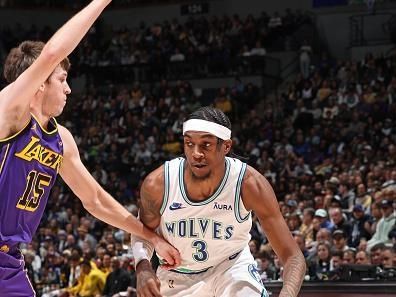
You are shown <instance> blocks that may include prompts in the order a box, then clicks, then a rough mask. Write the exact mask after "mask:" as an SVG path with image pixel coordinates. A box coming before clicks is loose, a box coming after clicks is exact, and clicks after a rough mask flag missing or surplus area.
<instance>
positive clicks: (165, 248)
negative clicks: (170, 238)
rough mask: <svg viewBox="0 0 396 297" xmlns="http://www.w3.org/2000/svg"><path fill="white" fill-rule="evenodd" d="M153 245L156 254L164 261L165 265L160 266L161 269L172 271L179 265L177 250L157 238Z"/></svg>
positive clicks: (179, 259)
mask: <svg viewBox="0 0 396 297" xmlns="http://www.w3.org/2000/svg"><path fill="white" fill-rule="evenodd" d="M153 244H154V248H155V251H156V252H157V254H158V255H160V256H161V257H162V258H163V259H164V260H165V261H166V263H164V265H162V267H163V268H165V269H172V268H175V267H177V266H179V265H180V263H181V258H180V253H179V251H178V250H177V249H175V248H174V247H173V246H172V245H170V244H169V242H167V241H166V240H165V239H163V238H161V237H159V236H158V237H156V239H155V240H154V241H153Z"/></svg>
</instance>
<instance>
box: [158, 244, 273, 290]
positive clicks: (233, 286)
mask: <svg viewBox="0 0 396 297" xmlns="http://www.w3.org/2000/svg"><path fill="white" fill-rule="evenodd" d="M157 276H158V278H159V280H160V281H161V294H162V295H163V296H164V297H268V293H267V291H266V289H265V288H264V285H263V283H262V281H261V278H260V274H259V273H258V272H257V269H256V263H255V261H254V259H253V256H252V254H251V253H250V250H249V247H246V248H245V249H243V250H242V251H241V252H240V253H238V254H237V255H236V256H231V257H230V258H229V259H226V260H224V261H223V262H221V263H220V264H219V265H217V266H215V267H212V268H209V269H208V270H207V271H204V272H200V273H196V274H185V273H180V272H174V271H168V270H164V269H161V268H158V271H157Z"/></svg>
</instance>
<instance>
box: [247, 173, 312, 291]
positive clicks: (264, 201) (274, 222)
mask: <svg viewBox="0 0 396 297" xmlns="http://www.w3.org/2000/svg"><path fill="white" fill-rule="evenodd" d="M242 199H243V203H244V205H245V207H246V208H247V209H249V210H253V211H254V212H255V213H256V215H257V217H258V218H259V220H260V223H261V226H262V227H263V229H264V231H265V234H266V236H267V238H268V240H269V242H270V244H271V246H272V248H273V249H274V251H275V253H276V254H277V255H278V256H279V258H280V259H281V261H282V264H283V267H284V270H283V288H282V291H281V293H280V295H279V296H280V297H296V296H297V295H298V292H299V291H300V288H301V284H302V281H303V280H304V276H305V272H306V264H305V259H304V256H303V254H302V252H301V251H300V249H299V247H298V246H297V244H296V242H295V241H294V240H293V237H292V235H291V233H290V231H289V228H288V227H287V224H286V222H285V220H284V219H283V217H282V214H281V212H280V210H279V206H278V202H277V200H276V197H275V193H274V191H273V189H272V187H271V185H270V184H269V182H268V181H267V180H266V179H265V177H264V176H262V175H261V174H260V173H259V172H257V171H256V170H255V169H253V168H252V167H248V169H247V171H246V175H245V178H244V180H243V184H242Z"/></svg>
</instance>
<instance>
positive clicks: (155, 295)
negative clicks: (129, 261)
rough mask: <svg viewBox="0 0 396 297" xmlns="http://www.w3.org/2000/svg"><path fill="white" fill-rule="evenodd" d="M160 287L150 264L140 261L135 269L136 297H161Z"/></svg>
mask: <svg viewBox="0 0 396 297" xmlns="http://www.w3.org/2000/svg"><path fill="white" fill-rule="evenodd" d="M160 286H161V283H160V281H159V279H158V277H157V276H156V275H155V272H154V270H153V268H152V267H151V264H150V262H149V261H147V260H142V261H140V262H139V264H138V265H137V267H136V291H137V297H162V295H161V293H160Z"/></svg>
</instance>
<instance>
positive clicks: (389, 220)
mask: <svg viewBox="0 0 396 297" xmlns="http://www.w3.org/2000/svg"><path fill="white" fill-rule="evenodd" d="M381 212H382V218H381V220H380V221H379V222H378V225H377V229H376V230H375V233H374V235H373V237H372V238H371V239H370V240H369V241H368V242H367V249H368V250H370V249H371V248H372V247H373V246H374V245H376V244H378V243H386V242H388V241H389V237H388V234H389V232H390V231H391V230H392V228H393V226H394V225H395V223H396V217H395V214H394V211H393V202H392V201H390V200H385V199H384V200H382V201H381Z"/></svg>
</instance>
